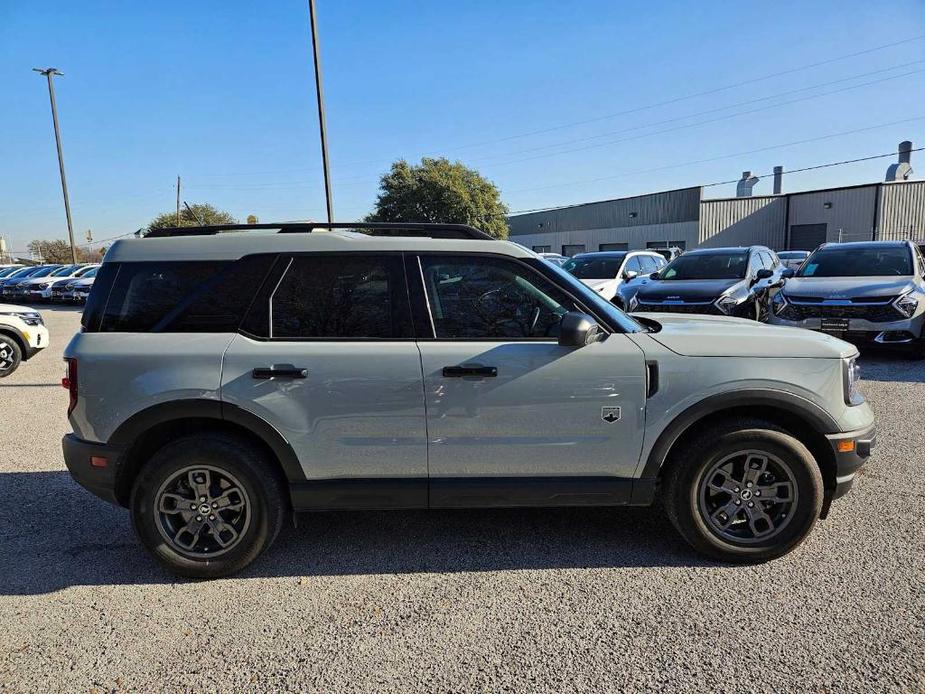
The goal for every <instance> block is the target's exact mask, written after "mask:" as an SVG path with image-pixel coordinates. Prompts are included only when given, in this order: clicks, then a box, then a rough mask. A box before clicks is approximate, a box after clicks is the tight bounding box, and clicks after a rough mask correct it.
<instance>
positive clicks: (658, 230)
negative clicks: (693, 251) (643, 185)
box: [510, 222, 697, 253]
mask: <svg viewBox="0 0 925 694" xmlns="http://www.w3.org/2000/svg"><path fill="white" fill-rule="evenodd" d="M510 239H511V241H516V242H517V243H519V244H522V245H524V246H526V247H527V248H532V247H533V246H551V248H552V251H553V252H554V253H561V252H562V246H565V245H572V244H582V245H584V247H585V250H586V251H596V250H598V247H599V245H600V244H602V243H626V244H627V245H628V246H629V249H630V250H636V249H639V248H645V247H646V243H648V242H650V241H656V242H659V241H683V242H684V243H685V244H686V246H687V248H693V247H694V246H696V245H697V222H675V223H672V224H646V225H645V226H634V227H622V228H619V229H576V230H574V231H557V232H552V233H549V232H546V233H539V234H520V235H518V236H511V237H510Z"/></svg>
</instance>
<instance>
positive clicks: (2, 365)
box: [0, 335, 22, 378]
mask: <svg viewBox="0 0 925 694" xmlns="http://www.w3.org/2000/svg"><path fill="white" fill-rule="evenodd" d="M21 362H22V349H20V347H19V344H17V342H16V340H14V339H13V338H12V337H10V336H9V335H0V378H3V377H4V376H9V375H10V374H11V373H13V372H14V371H16V369H17V368H19V364H20V363H21Z"/></svg>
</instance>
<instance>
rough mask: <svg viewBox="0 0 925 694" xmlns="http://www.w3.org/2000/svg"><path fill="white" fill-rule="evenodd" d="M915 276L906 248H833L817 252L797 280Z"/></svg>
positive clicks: (805, 264) (804, 265) (802, 268)
mask: <svg viewBox="0 0 925 694" xmlns="http://www.w3.org/2000/svg"><path fill="white" fill-rule="evenodd" d="M911 274H912V255H911V254H910V253H909V249H908V248H906V247H904V246H880V247H879V248H878V247H870V246H868V247H863V246H861V247H858V246H847V247H841V248H839V247H837V246H833V247H829V248H820V249H819V250H818V251H815V252H814V253H813V254H812V255H811V256H809V258H807V259H806V262H804V263H803V265H802V266H801V267H800V271H799V272H798V273H797V277H890V276H894V275H895V276H898V277H904V276H907V275H911Z"/></svg>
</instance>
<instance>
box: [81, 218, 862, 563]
mask: <svg viewBox="0 0 925 694" xmlns="http://www.w3.org/2000/svg"><path fill="white" fill-rule="evenodd" d="M343 227H346V228H348V229H353V230H352V231H351V230H344V229H343ZM358 231H362V232H364V233H358ZM219 232H231V233H219ZM856 357H857V350H856V348H854V347H853V346H852V345H849V344H847V343H845V342H842V341H841V340H838V339H836V338H833V337H831V336H827V335H820V334H817V333H813V332H809V331H806V330H797V329H793V328H782V327H775V326H768V325H758V324H756V323H754V322H752V321H746V320H739V319H735V318H728V317H716V316H702V317H695V316H674V315H671V314H658V315H653V316H640V317H638V318H635V319H634V318H630V317H628V316H627V315H626V314H625V313H623V312H622V311H620V310H619V309H617V308H616V307H615V306H614V305H613V304H611V303H610V302H608V301H606V300H604V299H603V298H602V297H601V296H600V295H599V294H598V293H597V292H595V291H593V290H591V289H590V288H588V287H587V286H585V285H584V284H582V283H581V282H579V281H578V280H576V279H575V278H574V277H573V276H572V275H570V274H568V273H567V272H564V271H563V270H561V269H560V268H558V267H555V266H554V265H552V264H550V263H547V262H545V261H543V260H542V259H541V258H539V257H538V256H537V255H536V254H535V253H533V252H532V251H529V250H526V249H524V248H522V247H520V246H518V245H516V244H513V243H508V242H505V241H496V240H491V239H490V238H489V237H487V236H486V235H485V234H483V233H481V232H479V231H477V230H475V229H472V228H470V227H465V226H456V225H414V224H401V225H389V224H355V225H345V224H341V225H338V224H334V225H329V224H308V223H306V224H280V225H267V224H262V225H246V226H240V227H238V226H232V227H205V228H192V229H176V230H158V231H156V232H153V233H152V234H151V235H149V236H148V237H147V238H143V239H131V240H123V241H117V242H116V243H114V244H113V246H112V247H111V248H110V249H109V251H108V252H107V254H106V258H105V260H104V263H103V265H102V267H101V268H100V270H99V273H98V274H97V276H96V281H95V283H94V285H93V289H92V291H91V293H90V297H89V300H88V302H87V306H86V310H85V311H84V314H83V330H82V331H81V332H80V333H78V334H77V335H75V336H74V338H73V339H72V340H71V342H70V344H69V345H68V347H67V349H66V350H65V358H66V360H67V364H68V376H67V379H66V380H65V383H66V385H67V386H68V387H69V389H70V406H69V416H70V422H71V425H72V427H73V430H74V433H73V434H70V435H68V436H66V437H65V439H64V457H65V461H66V463H67V466H68V468H69V469H70V471H71V474H72V475H73V476H74V477H75V479H77V481H78V482H80V483H81V484H82V485H84V486H85V487H87V488H88V489H90V490H91V491H93V492H94V493H95V494H97V495H99V496H101V497H103V498H105V499H107V500H109V501H112V502H115V503H117V504H121V505H124V506H128V507H130V509H131V513H132V519H133V523H134V526H135V529H136V532H137V533H138V536H139V538H140V539H141V541H142V543H143V544H144V546H145V547H146V548H147V549H148V550H149V551H150V552H151V553H152V554H153V555H154V556H155V557H157V558H158V559H159V560H160V561H162V562H163V563H164V564H166V565H167V566H168V567H170V568H171V569H172V570H174V571H176V572H178V573H181V574H185V575H192V576H203V577H211V576H220V575H226V574H228V573H231V572H234V571H237V570H239V569H241V568H242V567H244V566H246V565H247V564H248V563H250V562H251V561H252V560H253V559H254V558H255V557H256V556H257V555H258V554H260V552H262V551H263V550H264V549H265V548H266V547H268V546H269V545H270V543H271V542H272V541H273V539H274V537H275V536H276V534H277V532H278V531H279V529H280V527H281V526H282V524H283V520H284V518H285V517H286V516H287V514H288V513H290V512H291V511H313V510H325V509H410V508H460V507H500V506H595V505H627V504H629V505H648V504H651V503H652V502H653V501H654V500H655V499H656V497H657V496H660V497H661V498H662V499H663V500H664V506H665V509H666V510H667V513H668V515H669V516H670V518H671V520H672V521H673V523H674V524H675V526H676V527H677V528H678V530H679V531H680V532H681V534H682V535H683V536H684V537H685V538H686V539H687V540H688V541H689V542H690V543H691V544H692V545H693V546H694V547H696V548H697V549H699V550H700V551H702V552H704V553H706V554H708V555H710V556H713V557H717V558H719V559H722V560H727V561H763V560H767V559H771V558H774V557H778V556H780V555H782V554H784V553H786V552H789V551H790V550H792V549H793V548H794V547H795V546H797V545H798V544H799V543H800V542H801V541H802V540H803V538H804V537H806V535H807V533H808V532H809V531H810V529H811V528H812V527H813V524H814V523H815V522H816V519H817V518H819V517H820V516H822V517H824V516H825V514H826V512H827V510H828V506H829V503H830V502H831V500H832V499H834V498H836V497H838V496H840V495H842V494H844V493H845V492H847V491H848V489H849V488H850V486H851V484H852V481H853V479H854V477H855V474H856V472H857V470H858V468H859V467H860V466H861V464H862V463H863V462H864V460H865V459H866V458H867V457H868V456H869V455H870V452H871V448H872V447H873V445H874V441H875V435H874V419H873V414H872V413H871V410H870V408H869V407H868V405H867V403H866V402H865V400H864V397H863V395H862V394H861V393H860V392H859V390H858V371H857V366H856V363H855V358H856Z"/></svg>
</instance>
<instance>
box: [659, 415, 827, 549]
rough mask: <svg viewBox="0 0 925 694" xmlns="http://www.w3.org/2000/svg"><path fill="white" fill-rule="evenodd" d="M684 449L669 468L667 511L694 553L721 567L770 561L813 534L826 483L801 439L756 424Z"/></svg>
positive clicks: (734, 424) (733, 426) (730, 427)
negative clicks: (700, 554) (727, 562)
mask: <svg viewBox="0 0 925 694" xmlns="http://www.w3.org/2000/svg"><path fill="white" fill-rule="evenodd" d="M682 446H683V448H682V450H678V451H675V452H674V454H673V456H672V459H671V461H670V462H669V466H670V467H669V469H668V470H667V473H666V479H665V494H666V498H665V501H666V504H665V505H666V509H667V511H668V514H669V517H670V518H671V521H672V523H673V524H674V526H675V527H676V528H677V529H678V531H679V532H680V533H681V535H682V536H683V537H684V538H685V539H686V540H687V541H688V542H689V543H690V544H691V545H692V546H693V547H694V548H695V549H697V550H699V551H701V552H703V553H704V554H706V555H708V556H710V557H713V558H715V559H720V560H722V561H732V562H759V561H767V560H769V559H775V558H777V557H780V556H782V555H784V554H786V553H788V552H790V551H791V550H793V549H794V548H795V547H796V546H797V545H799V544H800V542H802V541H803V540H804V539H805V537H806V536H807V535H808V534H809V532H810V530H811V529H812V527H813V525H814V524H815V522H816V519H817V518H818V517H819V514H820V512H821V510H822V500H823V485H822V475H821V473H820V471H819V466H818V465H817V463H816V461H815V459H814V458H813V456H812V454H811V453H810V452H809V450H808V449H807V448H806V446H805V445H803V443H801V442H800V441H799V440H798V439H796V438H795V437H794V436H792V435H791V434H789V433H788V432H785V431H783V430H781V429H780V428H778V427H777V426H775V425H774V424H772V423H770V422H766V421H763V420H750V419H749V420H738V421H731V422H727V423H724V424H722V425H720V426H716V427H712V428H710V429H709V430H707V431H704V432H702V433H701V434H700V435H699V436H697V437H695V438H694V439H692V440H688V441H686V442H685V443H683V444H682Z"/></svg>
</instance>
